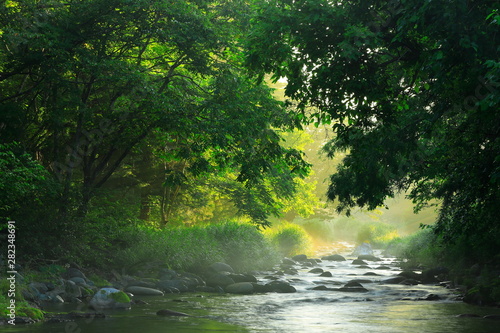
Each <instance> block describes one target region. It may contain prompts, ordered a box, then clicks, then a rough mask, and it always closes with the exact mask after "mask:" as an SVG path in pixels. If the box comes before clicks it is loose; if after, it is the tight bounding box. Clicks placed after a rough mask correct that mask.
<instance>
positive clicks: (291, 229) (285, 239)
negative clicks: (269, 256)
mask: <svg viewBox="0 0 500 333" xmlns="http://www.w3.org/2000/svg"><path fill="white" fill-rule="evenodd" d="M268 237H269V239H270V240H271V242H272V243H273V244H274V245H275V246H276V247H277V248H278V250H279V251H280V253H281V254H282V255H284V256H293V255H296V254H302V253H306V252H308V251H309V248H310V246H311V238H310V236H309V235H308V234H307V232H306V231H305V230H304V228H302V227H301V226H299V225H297V224H293V223H286V224H283V225H281V226H279V227H277V228H276V229H271V230H270V231H269V232H268Z"/></svg>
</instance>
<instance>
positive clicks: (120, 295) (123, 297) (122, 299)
mask: <svg viewBox="0 0 500 333" xmlns="http://www.w3.org/2000/svg"><path fill="white" fill-rule="evenodd" d="M109 297H110V298H111V299H113V300H115V301H116V302H117V303H130V297H128V295H127V294H125V293H124V292H123V291H119V292H117V293H111V294H109Z"/></svg>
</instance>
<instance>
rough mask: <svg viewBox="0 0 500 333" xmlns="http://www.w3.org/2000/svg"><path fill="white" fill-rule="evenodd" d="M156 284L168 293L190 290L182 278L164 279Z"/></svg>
mask: <svg viewBox="0 0 500 333" xmlns="http://www.w3.org/2000/svg"><path fill="white" fill-rule="evenodd" d="M156 286H157V287H158V288H159V289H161V290H163V291H165V292H168V293H178V292H184V291H188V290H189V287H188V286H187V284H186V282H185V281H183V280H181V279H175V280H162V281H160V282H158V283H157V284H156Z"/></svg>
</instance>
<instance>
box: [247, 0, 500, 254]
mask: <svg viewBox="0 0 500 333" xmlns="http://www.w3.org/2000/svg"><path fill="white" fill-rule="evenodd" d="M253 22H254V24H253V29H251V32H250V37H249V41H248V43H249V44H248V45H249V47H250V51H249V52H248V55H247V61H248V64H249V65H250V66H251V67H252V68H253V70H254V71H255V73H259V74H261V75H262V74H263V73H273V75H274V78H275V79H278V78H280V77H285V78H286V79H287V81H288V85H287V87H286V95H287V96H288V97H290V98H292V99H294V100H296V101H297V102H298V103H299V107H301V108H302V110H305V108H306V107H307V106H315V107H317V108H318V110H319V111H318V112H317V113H314V114H312V116H311V117H312V119H313V120H314V121H316V122H330V121H332V122H333V129H334V130H335V132H336V137H335V139H333V140H332V141H331V142H330V144H329V145H328V146H327V147H326V149H327V151H328V152H329V154H330V156H333V155H334V154H335V153H336V152H339V151H343V152H347V155H346V157H345V158H344V160H343V163H342V164H341V165H340V167H339V168H338V171H337V173H335V174H334V175H332V177H331V184H330V187H329V190H328V197H329V198H330V199H331V200H334V199H336V200H338V201H339V205H338V210H339V211H347V212H349V210H350V208H351V207H353V206H355V205H357V206H361V207H365V206H366V207H368V208H370V209H374V208H375V207H377V206H380V205H383V204H384V200H385V198H387V197H392V196H393V195H394V194H395V192H397V191H405V190H408V191H409V192H410V197H411V198H412V199H413V200H414V201H415V203H416V204H417V208H419V207H422V206H424V205H425V204H426V203H428V202H429V201H430V200H432V199H439V200H441V201H442V205H441V209H440V217H439V219H438V222H437V225H436V230H437V231H438V232H439V233H441V234H443V235H445V237H447V238H448V239H457V238H468V239H469V240H471V243H473V245H475V246H480V245H481V244H480V243H481V242H483V241H484V243H485V244H486V243H487V244H489V245H491V244H497V245H498V235H499V231H500V230H499V225H498V223H497V219H496V217H495V216H497V215H498V213H499V211H498V207H499V206H498V202H499V199H500V189H499V185H500V183H499V175H500V173H499V171H500V159H499V156H500V140H499V131H500V126H499V125H500V113H499V107H498V106H499V105H498V104H499V98H500V97H499V81H498V74H499V48H498V40H497V39H498V32H499V22H500V20H499V14H498V3H497V2H495V1H447V2H436V1H430V2H424V3H423V2H421V1H416V0H410V1H396V0H390V1H356V0H354V1H345V2H338V3H332V2H330V1H326V0H303V1H302V0H299V1H269V2H267V3H266V4H263V5H262V6H261V7H260V9H259V12H258V14H257V16H256V17H255V18H254V21H253Z"/></svg>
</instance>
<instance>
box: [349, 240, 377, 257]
mask: <svg viewBox="0 0 500 333" xmlns="http://www.w3.org/2000/svg"><path fill="white" fill-rule="evenodd" d="M352 255H353V256H360V255H373V249H372V246H371V245H370V244H369V243H363V244H361V245H359V246H357V247H356V248H355V249H354V251H353V252H352Z"/></svg>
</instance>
